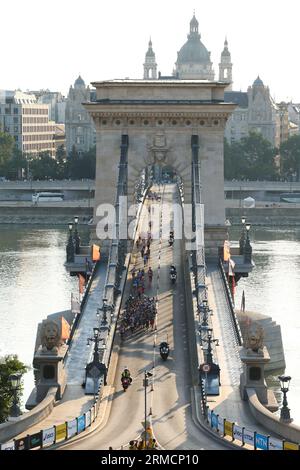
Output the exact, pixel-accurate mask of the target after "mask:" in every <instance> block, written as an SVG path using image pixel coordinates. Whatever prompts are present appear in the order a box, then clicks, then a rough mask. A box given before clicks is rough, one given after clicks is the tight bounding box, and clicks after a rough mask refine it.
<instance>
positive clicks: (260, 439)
mask: <svg viewBox="0 0 300 470" xmlns="http://www.w3.org/2000/svg"><path fill="white" fill-rule="evenodd" d="M255 444H256V448H257V449H261V450H268V438H267V436H264V435H263V434H259V433H256V436H255Z"/></svg>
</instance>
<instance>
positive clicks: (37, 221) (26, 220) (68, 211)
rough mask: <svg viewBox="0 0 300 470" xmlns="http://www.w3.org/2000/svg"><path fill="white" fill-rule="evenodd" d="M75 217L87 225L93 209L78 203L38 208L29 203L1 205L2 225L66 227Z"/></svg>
mask: <svg viewBox="0 0 300 470" xmlns="http://www.w3.org/2000/svg"><path fill="white" fill-rule="evenodd" d="M75 216H78V217H79V219H80V223H86V224H87V223H88V222H89V220H90V219H91V218H92V216H93V207H88V205H87V204H78V201H70V203H66V202H64V203H60V204H55V203H52V204H50V203H44V204H43V205H42V204H40V205H37V206H34V205H32V203H27V202H18V203H15V204H13V203H11V204H9V203H6V204H3V203H2V204H0V224H26V225H66V224H67V223H68V222H69V221H70V220H73V219H74V217H75Z"/></svg>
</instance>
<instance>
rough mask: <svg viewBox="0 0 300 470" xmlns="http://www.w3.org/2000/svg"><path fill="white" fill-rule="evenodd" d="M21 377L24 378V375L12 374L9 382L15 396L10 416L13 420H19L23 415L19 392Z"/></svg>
mask: <svg viewBox="0 0 300 470" xmlns="http://www.w3.org/2000/svg"><path fill="white" fill-rule="evenodd" d="M21 377H22V374H20V373H16V374H11V375H10V376H9V378H8V380H9V381H10V386H11V389H12V391H13V394H14V400H13V404H12V407H11V409H10V416H11V417H12V418H17V417H18V416H20V415H21V414H22V413H21V410H20V407H19V405H18V391H19V390H20V383H21Z"/></svg>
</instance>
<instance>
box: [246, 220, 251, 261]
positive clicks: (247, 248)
mask: <svg viewBox="0 0 300 470" xmlns="http://www.w3.org/2000/svg"><path fill="white" fill-rule="evenodd" d="M250 228H251V224H246V234H247V237H246V243H245V251H244V262H245V263H247V264H248V263H249V264H251V261H252V246H251V244H250V238H249V232H250Z"/></svg>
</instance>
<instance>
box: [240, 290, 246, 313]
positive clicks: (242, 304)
mask: <svg viewBox="0 0 300 470" xmlns="http://www.w3.org/2000/svg"><path fill="white" fill-rule="evenodd" d="M245 300H246V299H245V291H244V290H243V294H242V302H241V312H243V313H245Z"/></svg>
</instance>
